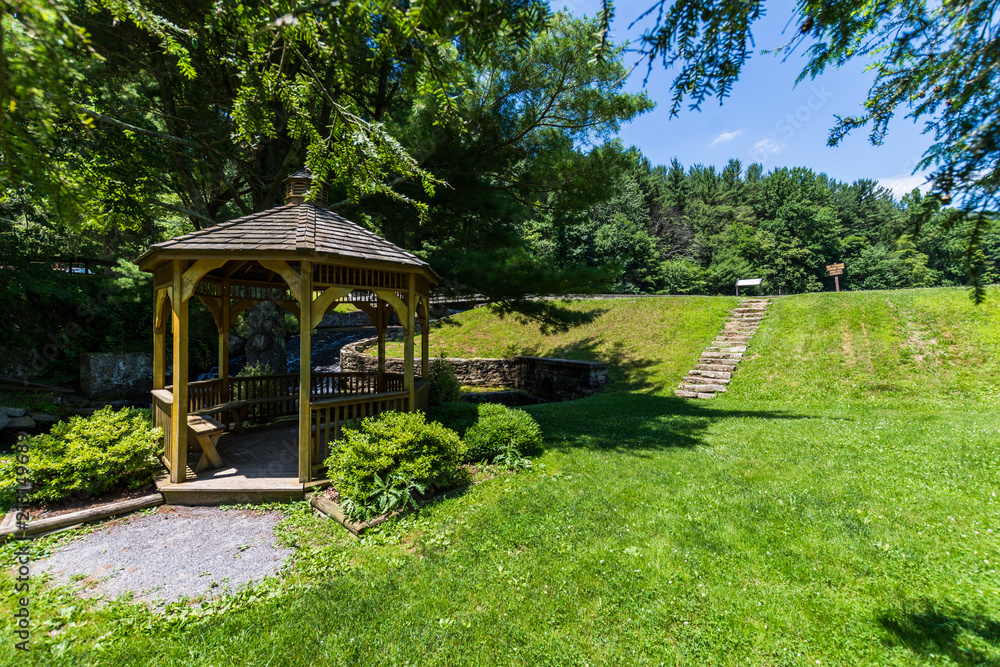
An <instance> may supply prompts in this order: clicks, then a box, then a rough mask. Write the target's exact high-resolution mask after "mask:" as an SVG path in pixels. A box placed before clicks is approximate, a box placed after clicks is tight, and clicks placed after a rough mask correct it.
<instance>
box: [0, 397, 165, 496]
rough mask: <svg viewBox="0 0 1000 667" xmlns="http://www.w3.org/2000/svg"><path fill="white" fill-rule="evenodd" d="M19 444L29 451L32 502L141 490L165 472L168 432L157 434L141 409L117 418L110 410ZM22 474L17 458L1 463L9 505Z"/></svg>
mask: <svg viewBox="0 0 1000 667" xmlns="http://www.w3.org/2000/svg"><path fill="white" fill-rule="evenodd" d="M20 444H21V445H23V447H22V448H23V449H24V450H26V451H25V452H24V454H23V456H24V457H26V458H25V460H26V461H27V462H26V463H24V466H26V467H27V470H28V473H29V477H30V479H31V482H32V491H31V493H30V495H29V498H30V499H31V500H33V501H52V500H62V499H63V498H68V497H70V496H77V497H81V496H82V497H87V496H97V495H100V494H102V493H104V492H105V491H108V490H110V489H113V488H115V487H121V486H125V487H127V488H130V489H132V488H136V487H139V486H142V485H143V484H145V483H147V482H149V481H152V479H153V475H154V474H155V473H156V472H158V471H160V470H162V468H163V464H162V463H161V462H160V454H162V452H163V431H162V430H161V429H159V428H153V425H152V424H151V420H150V415H149V411H148V410H139V409H137V408H126V409H124V410H118V411H117V412H116V411H114V410H112V409H111V408H110V407H106V408H103V409H101V410H98V411H97V412H95V413H94V414H93V415H91V416H90V417H72V418H70V420H69V421H64V422H59V423H57V424H56V425H55V426H53V427H52V430H51V431H50V432H49V433H44V434H41V435H36V436H32V437H30V438H26V439H25V440H24V441H23V443H20ZM17 468H18V462H17V461H16V457H13V456H11V457H2V458H0V497H2V498H3V499H4V500H5V501H6V500H10V499H11V498H13V494H14V490H15V489H16V487H17V477H18V475H17Z"/></svg>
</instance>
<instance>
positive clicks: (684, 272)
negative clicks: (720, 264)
mask: <svg viewBox="0 0 1000 667" xmlns="http://www.w3.org/2000/svg"><path fill="white" fill-rule="evenodd" d="M660 275H661V276H662V277H663V289H662V290H661V292H662V293H663V294H704V293H705V292H706V290H707V289H708V285H707V283H706V277H705V270H704V269H702V268H701V267H700V266H698V265H697V264H695V263H694V262H693V261H692V260H690V259H688V258H686V257H682V258H680V259H668V260H667V261H665V262H663V264H661V265H660Z"/></svg>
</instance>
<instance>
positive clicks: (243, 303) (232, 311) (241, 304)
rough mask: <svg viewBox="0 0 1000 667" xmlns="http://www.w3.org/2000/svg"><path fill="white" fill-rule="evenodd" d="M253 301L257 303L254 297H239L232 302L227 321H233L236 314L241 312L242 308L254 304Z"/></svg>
mask: <svg viewBox="0 0 1000 667" xmlns="http://www.w3.org/2000/svg"><path fill="white" fill-rule="evenodd" d="M255 303H257V301H256V300H254V299H240V300H239V301H237V302H236V303H234V304H233V305H232V306H231V307H230V309H229V321H230V322H233V321H235V320H236V316H237V315H239V314H240V313H242V312H243V311H244V310H246V309H247V308H249V307H250V306H252V305H254V304H255Z"/></svg>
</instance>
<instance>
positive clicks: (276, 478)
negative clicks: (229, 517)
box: [156, 421, 305, 505]
mask: <svg viewBox="0 0 1000 667" xmlns="http://www.w3.org/2000/svg"><path fill="white" fill-rule="evenodd" d="M298 432H299V430H298V424H297V422H295V421H290V422H289V421H286V422H278V423H276V424H268V425H266V426H260V427H253V428H247V429H246V433H243V434H237V433H226V434H224V435H223V436H222V437H221V438H219V442H218V445H217V450H218V452H219V456H220V457H221V458H222V467H221V468H214V469H212V468H209V469H207V470H203V471H201V472H200V473H197V474H195V472H194V470H193V468H194V466H195V465H197V461H198V457H199V456H201V452H200V451H199V448H198V446H197V445H193V446H190V447H189V451H188V457H189V458H188V470H187V475H186V478H185V480H184V481H183V482H181V483H179V484H171V483H170V478H169V477H168V476H167V475H166V474H164V475H163V476H162V477H161V478H160V479H158V480H157V482H156V486H157V488H158V489H159V491H160V493H162V494H163V498H164V500H165V501H166V502H167V504H170V505H222V504H229V503H260V502H287V501H292V500H302V499H303V498H304V497H305V488H304V486H303V484H302V483H301V482H300V481H299V469H298V461H299V452H298Z"/></svg>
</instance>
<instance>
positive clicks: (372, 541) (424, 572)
mask: <svg viewBox="0 0 1000 667" xmlns="http://www.w3.org/2000/svg"><path fill="white" fill-rule="evenodd" d="M989 299H990V300H989V301H988V303H987V304H986V305H984V306H981V307H978V308H977V307H974V306H972V305H971V304H969V303H968V296H967V294H966V292H964V291H963V290H944V289H939V290H920V291H898V292H876V293H865V294H850V293H842V294H839V295H837V294H818V295H803V296H794V297H783V298H780V299H776V300H774V302H773V305H772V307H771V310H770V311H769V314H768V317H767V319H766V320H765V322H764V324H763V326H762V328H761V331H760V333H759V334H758V335H757V337H755V339H754V340H753V342H752V344H751V346H750V350H749V352H748V359H747V361H745V362H744V364H743V367H742V368H741V370H740V371H739V372H738V374H737V376H736V378H734V381H733V383H732V384H731V385H730V391H729V392H728V393H727V394H724V395H722V396H720V397H719V398H717V399H714V400H713V401H684V400H680V399H676V398H674V397H673V395H672V391H673V388H674V387H675V386H676V384H677V382H678V381H679V380H680V377H681V376H682V375H683V374H684V373H685V372H686V371H687V370H688V369H689V368H690V366H691V364H692V363H693V362H694V360H695V358H696V357H697V355H698V352H699V351H700V350H701V348H702V347H703V346H704V345H706V344H707V343H708V342H709V341H710V340H712V338H713V336H714V334H715V333H716V331H717V330H718V329H719V328H720V327H721V324H722V321H723V319H724V317H725V313H726V310H727V309H728V308H730V307H731V306H732V305H733V303H734V300H733V299H722V298H719V299H707V298H705V299H701V298H690V299H686V298H677V299H666V298H665V299H648V300H634V301H621V302H619V301H615V302H610V303H609V302H586V303H584V304H579V305H577V306H575V307H577V308H580V309H594V310H595V311H596V312H597V313H598V314H597V316H596V317H595V318H594V319H593V320H592V321H591V322H590V323H588V324H586V325H583V326H582V327H580V328H579V329H576V330H573V331H570V332H567V333H563V334H556V335H554V336H551V337H546V336H543V335H541V334H539V333H538V332H537V330H535V329H533V328H532V327H531V326H524V325H519V324H517V323H516V322H514V321H512V320H505V321H503V322H497V321H496V320H495V319H494V318H493V317H492V316H490V315H489V314H488V313H487V312H486V311H473V312H472V313H468V314H466V315H463V316H460V317H458V318H456V319H457V322H458V324H453V325H447V326H445V327H442V328H441V329H439V330H437V331H435V332H434V337H435V340H436V341H437V343H436V344H437V345H439V346H440V347H441V349H444V350H445V351H446V352H447V353H449V354H461V355H470V356H471V355H476V354H479V355H484V356H486V355H500V354H511V353H517V352H521V353H528V354H546V355H548V354H559V355H560V356H568V357H574V358H596V359H607V360H608V361H609V362H610V363H611V366H612V369H613V377H614V378H615V380H616V384H615V385H614V386H613V387H612V388H610V389H609V390H608V391H606V392H604V393H602V394H601V395H598V396H596V397H592V398H589V399H585V400H581V401H577V402H572V403H562V404H552V405H547V406H539V407H535V408H531V412H532V413H533V414H534V415H535V416H536V418H537V419H538V420H539V422H540V423H541V425H542V428H543V430H544V432H545V434H546V445H545V449H544V451H543V452H541V453H540V454H539V455H538V456H537V458H536V461H537V463H538V464H539V465H538V466H537V467H536V470H534V471H532V472H528V473H521V474H518V475H513V476H502V477H497V478H494V479H491V480H489V481H486V482H484V483H482V484H480V485H478V486H476V487H474V488H473V489H472V490H470V491H469V492H468V493H466V494H465V495H463V496H461V497H458V498H455V499H451V500H447V501H444V502H441V503H439V504H436V505H434V506H432V507H429V508H426V509H425V510H423V511H422V512H421V514H420V516H418V517H410V518H406V519H404V520H401V521H397V522H395V523H393V524H390V525H388V526H387V527H385V528H384V529H382V530H381V531H378V532H376V533H374V534H373V535H372V536H370V537H368V538H367V539H365V540H364V541H363V542H361V543H358V542H356V541H354V540H352V539H351V538H349V537H347V536H346V533H344V532H343V530H342V529H340V528H338V527H336V526H335V525H334V524H332V522H328V521H323V520H319V519H314V518H312V517H310V516H308V515H307V514H305V513H303V512H297V513H295V514H294V515H293V516H292V518H290V519H289V521H288V524H289V525H288V527H287V528H286V531H287V534H288V535H289V536H290V537H291V538H292V539H294V540H295V541H296V542H297V543H298V544H299V546H300V552H299V553H300V557H299V560H298V562H297V564H296V565H295V566H294V567H293V568H292V569H291V570H290V572H289V574H288V576H287V578H286V580H285V581H284V582H283V583H282V584H281V585H280V586H271V587H264V588H263V589H262V590H261V592H260V595H259V596H258V597H257V599H251V598H250V596H249V595H248V596H244V598H241V599H239V600H238V601H237V602H236V603H234V604H232V608H231V609H230V610H229V611H227V612H226V613H224V614H216V615H214V616H210V617H207V618H202V617H198V616H195V615H192V614H177V613H174V614H168V615H166V616H165V617H163V618H159V617H151V616H150V615H149V614H148V613H146V612H144V611H142V610H140V609H136V608H133V607H130V606H126V605H111V606H109V607H106V608H104V609H97V608H95V607H92V606H85V605H84V604H83V603H72V599H71V598H69V597H67V596H66V595H65V594H62V593H60V592H59V591H53V590H51V589H46V590H44V591H41V590H39V591H36V593H35V595H37V597H36V598H33V600H36V602H35V604H36V605H37V608H33V613H34V614H35V618H36V619H37V621H39V622H44V621H45V620H50V621H53V623H52V625H50V626H48V627H45V628H42V627H40V626H36V628H35V632H34V640H35V646H34V654H33V656H32V658H33V660H34V661H35V664H73V665H77V664H115V665H118V664H122V665H129V664H143V665H145V664H180V665H185V664H190V665H211V664H214V665H232V664H247V665H284V664H295V665H306V664H323V665H341V664H357V665H383V664H384V665H404V664H410V665H482V664H502V665H532V666H533V665H585V664H589V665H660V664H664V665H817V664H821V665H901V666H902V665H907V666H908V665H1000V577H998V576H997V569H996V565H997V562H998V561H1000V540H998V531H1000V504H998V499H997V497H996V494H997V492H998V491H1000V474H998V469H997V455H998V450H1000V446H998V442H1000V412H998V410H997V378H998V371H1000V368H998V364H1000V307H998V305H997V301H998V299H1000V292H998V290H996V289H993V290H991V291H990V294H989ZM7 560H8V562H9V560H10V558H9V557H8V558H7ZM0 586H2V587H3V590H4V592H5V605H6V607H5V609H4V610H3V612H2V613H3V614H4V616H5V617H6V618H10V613H9V611H8V609H9V608H10V607H12V605H13V600H14V598H15V595H14V593H13V592H12V590H13V582H12V581H11V580H10V578H9V577H7V578H6V579H4V580H2V581H0ZM7 625H8V626H9V624H7ZM50 630H59V631H60V632H59V633H58V634H55V635H53V636H49V635H47V634H46V633H47V632H49V631H50ZM4 641H5V642H7V643H6V646H5V649H4V650H6V649H7V648H9V647H11V641H12V640H11V639H10V638H9V637H5V639H4ZM0 655H4V653H2V652H0ZM6 655H8V656H9V658H8V662H9V663H10V664H29V663H26V662H25V661H24V659H23V657H22V658H21V659H20V660H19V659H18V656H16V655H14V654H13V651H10V652H9V653H7V654H6Z"/></svg>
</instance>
